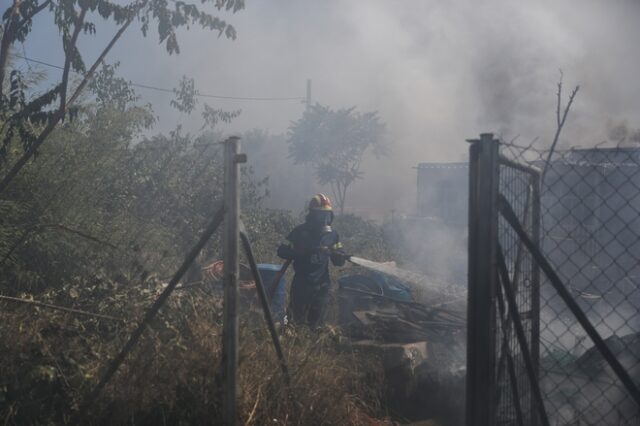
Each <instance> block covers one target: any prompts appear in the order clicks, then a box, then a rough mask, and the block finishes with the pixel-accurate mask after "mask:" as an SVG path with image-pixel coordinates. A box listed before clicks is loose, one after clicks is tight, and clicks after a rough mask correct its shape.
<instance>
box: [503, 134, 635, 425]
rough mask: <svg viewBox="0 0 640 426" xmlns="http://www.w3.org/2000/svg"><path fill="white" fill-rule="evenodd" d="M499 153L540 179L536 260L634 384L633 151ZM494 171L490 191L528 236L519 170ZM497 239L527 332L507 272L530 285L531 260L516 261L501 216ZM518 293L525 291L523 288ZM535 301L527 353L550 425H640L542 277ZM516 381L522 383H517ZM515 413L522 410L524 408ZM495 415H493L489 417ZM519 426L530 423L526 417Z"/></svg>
mask: <svg viewBox="0 0 640 426" xmlns="http://www.w3.org/2000/svg"><path fill="white" fill-rule="evenodd" d="M500 151H501V154H502V155H503V156H504V157H506V159H509V160H512V161H513V162H514V163H518V164H521V165H529V166H532V167H535V168H537V169H539V170H540V171H541V176H540V178H541V196H540V201H539V202H540V215H541V220H540V234H539V235H540V244H539V247H540V249H541V254H542V255H543V256H544V257H545V258H546V259H547V261H548V262H549V263H550V265H551V266H552V268H553V270H554V271H555V273H556V274H557V275H558V277H559V278H560V280H561V281H562V283H563V284H564V286H565V288H566V289H568V290H569V292H570V294H571V298H572V299H573V300H574V301H575V302H576V303H577V306H578V307H579V308H580V310H581V311H583V312H584V313H585V315H586V318H587V319H588V320H589V322H590V323H591V324H592V325H593V326H594V328H595V331H597V333H598V334H599V336H601V338H602V339H603V340H604V343H605V344H606V347H608V348H609V350H610V353H612V354H613V355H614V357H615V358H616V359H617V360H618V362H619V363H620V364H621V366H622V367H623V369H624V371H626V373H627V374H628V376H630V378H631V381H632V382H634V383H635V385H636V387H637V386H640V288H639V287H640V148H619V147H618V148H603V147H596V148H591V149H583V148H580V149H577V148H576V149H570V150H565V151H556V152H555V153H553V155H552V156H551V157H550V158H549V153H548V152H547V151H540V150H536V149H534V148H533V147H522V146H517V145H514V144H508V143H503V144H501V148H500ZM504 157H503V158H504ZM500 167H501V168H500V183H499V193H500V194H503V195H504V196H505V198H506V199H507V200H508V201H509V203H510V204H511V206H512V207H513V209H514V211H515V213H516V214H517V216H518V219H519V220H520V223H521V224H522V225H523V227H524V228H525V229H529V230H531V219H530V218H529V219H527V215H526V208H523V206H526V203H528V202H529V200H530V199H531V197H530V194H531V189H530V188H531V186H530V185H527V182H524V181H523V180H522V178H521V177H520V176H519V175H518V172H516V171H513V170H510V168H509V167H508V166H504V165H501V166H500ZM498 234H499V241H500V245H502V246H503V250H504V258H505V260H506V262H507V265H510V273H511V277H512V278H511V281H512V284H513V288H514V290H515V291H516V298H517V305H518V308H519V309H520V315H521V317H522V318H523V324H525V330H526V331H527V333H529V332H530V331H531V330H530V329H529V327H528V326H527V324H529V323H533V324H535V321H533V322H531V321H530V320H529V318H531V316H528V315H527V310H526V309H527V306H529V305H527V302H526V301H525V299H524V298H527V297H530V294H529V293H528V292H526V291H518V283H517V280H518V278H517V277H518V275H519V273H518V272H517V271H514V270H513V269H514V268H517V267H518V266H517V265H521V268H523V271H522V272H523V273H521V275H522V276H523V277H531V278H533V276H534V275H533V270H532V269H531V267H532V263H531V259H528V258H527V256H525V259H522V260H519V256H521V255H520V253H522V243H521V242H520V240H519V239H518V238H517V237H514V236H513V230H512V228H511V227H510V226H509V225H508V224H506V223H504V220H503V219H502V218H501V219H500V221H499V225H498ZM531 235H535V233H532V234H531ZM524 251H525V252H526V250H524ZM534 269H537V268H534ZM521 285H522V288H523V289H527V282H526V281H523V282H522V283H521ZM539 300H540V307H539V321H540V322H539V327H540V330H539V342H540V350H539V352H538V351H537V350H536V348H535V341H533V342H532V347H531V349H532V354H533V355H534V361H536V364H537V365H536V367H537V368H538V374H539V383H540V388H541V393H542V396H543V399H544V405H545V408H546V412H547V415H548V417H549V422H550V424H551V425H638V424H640V414H639V407H638V405H637V403H636V401H634V399H633V398H632V395H631V394H630V392H629V386H628V385H626V386H625V384H624V383H623V381H622V380H621V378H620V375H619V374H617V373H616V372H615V368H613V366H612V365H611V363H610V362H607V360H606V356H605V354H604V353H603V351H602V350H599V348H597V347H596V346H595V345H594V342H593V340H592V338H591V337H589V336H588V333H587V331H586V330H585V328H584V327H583V326H582V325H581V324H580V323H579V321H578V319H577V317H576V313H575V312H574V311H573V310H572V309H570V307H569V306H568V305H567V303H566V301H565V300H563V299H562V298H561V297H560V295H559V293H558V291H557V290H556V288H555V287H554V286H552V285H551V282H550V280H549V278H548V277H547V276H546V274H542V277H541V283H540V299H539ZM533 312H534V314H535V309H534V310H533ZM534 334H535V333H534ZM538 355H539V364H538V362H537V360H535V357H537V356H538ZM514 362H515V364H516V368H515V370H516V372H517V371H524V370H523V369H522V368H520V369H519V368H518V363H519V361H518V357H517V356H514ZM499 371H500V370H498V374H500V373H499ZM522 382H525V383H526V377H523V380H522V381H521V380H518V383H522ZM498 383H500V382H498ZM521 392H522V391H521ZM510 398H513V396H510ZM520 398H521V399H522V398H523V396H522V393H520ZM507 405H508V404H507ZM512 405H513V404H511V406H512ZM508 406H509V405H508ZM499 407H500V406H499ZM521 407H523V410H526V409H529V408H528V407H530V405H524V404H523V405H521ZM503 411H504V410H502V411H500V408H499V410H498V412H497V415H498V418H500V413H501V412H503ZM511 414H512V415H511V417H509V418H511V419H513V421H514V423H513V424H517V423H515V421H516V416H515V415H513V414H515V413H511ZM524 424H529V423H528V422H527V421H526V419H525V423H524Z"/></svg>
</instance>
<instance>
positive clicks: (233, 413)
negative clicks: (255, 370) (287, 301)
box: [222, 137, 240, 425]
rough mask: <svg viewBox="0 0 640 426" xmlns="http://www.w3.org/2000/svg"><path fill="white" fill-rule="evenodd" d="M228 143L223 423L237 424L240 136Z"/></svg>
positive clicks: (226, 148) (225, 198)
mask: <svg viewBox="0 0 640 426" xmlns="http://www.w3.org/2000/svg"><path fill="white" fill-rule="evenodd" d="M223 144H224V193H223V197H224V209H225V211H224V225H225V226H224V237H223V250H224V251H223V254H224V309H223V320H224V324H223V331H222V335H223V338H222V356H223V378H224V396H223V398H224V399H223V422H224V424H225V425H235V424H236V418H237V410H236V394H237V377H238V375H237V370H238V311H237V309H238V275H239V267H238V239H239V236H240V234H239V210H240V196H239V188H240V185H239V179H238V162H239V161H238V159H239V157H238V145H239V138H238V137H230V138H228V139H227V140H225V141H224V142H223Z"/></svg>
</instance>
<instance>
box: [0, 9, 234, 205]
mask: <svg viewBox="0 0 640 426" xmlns="http://www.w3.org/2000/svg"><path fill="white" fill-rule="evenodd" d="M207 4H208V5H212V6H213V7H214V8H216V9H217V10H218V11H220V10H227V11H232V12H236V11H238V10H240V9H242V8H244V0H202V1H199V2H196V3H188V2H185V1H175V2H168V1H167V0H130V1H128V2H124V3H123V2H121V1H109V0H13V2H12V4H10V5H9V6H8V7H7V9H6V10H5V12H4V14H3V16H2V39H0V122H1V123H2V128H1V129H0V132H1V133H0V141H1V142H0V160H2V159H6V157H7V155H8V152H9V151H10V149H11V145H12V144H22V151H23V152H22V154H21V155H19V156H17V158H16V159H15V161H13V162H12V164H10V166H9V167H8V170H7V171H6V172H5V173H4V174H3V177H2V179H1V180H0V193H2V192H4V190H5V189H6V188H7V186H8V185H9V183H10V182H11V181H12V180H13V179H14V178H15V176H16V175H17V174H18V173H19V172H20V170H22V168H23V167H24V166H25V165H26V164H27V163H28V162H29V160H30V159H31V158H32V157H33V156H34V155H35V154H36V153H37V150H38V149H39V148H40V146H41V145H42V144H43V143H44V141H45V140H47V138H48V137H49V135H50V134H51V133H52V132H53V130H54V129H55V128H56V127H57V126H58V124H59V123H60V122H62V121H64V120H65V119H66V118H73V116H74V115H75V113H76V109H75V103H76V102H77V101H78V98H79V97H80V95H81V94H82V93H83V91H84V89H85V88H86V86H87V85H88V84H89V83H90V82H91V80H92V79H93V77H94V75H95V73H96V71H97V70H98V68H99V66H100V65H101V64H103V62H104V59H105V57H106V56H107V54H108V53H109V52H110V51H111V49H112V48H113V46H114V45H115V44H117V42H118V40H119V39H120V37H121V36H122V34H123V33H124V32H125V31H126V30H127V28H128V27H129V26H130V25H131V24H132V23H133V22H137V23H138V24H139V26H140V29H141V31H142V34H143V35H144V36H146V35H147V33H148V31H149V29H150V27H151V26H154V27H156V28H157V32H158V36H159V39H160V42H161V43H163V44H164V45H165V47H166V49H167V52H168V53H169V54H173V53H176V54H177V53H179V52H180V46H179V44H178V37H177V32H178V30H179V29H181V28H186V29H188V28H190V27H191V26H200V27H202V28H204V29H209V30H213V31H217V32H218V34H219V35H223V34H224V35H225V36H226V37H228V38H231V39H235V36H236V32H235V29H234V28H233V27H232V26H231V25H229V24H227V23H226V22H225V21H224V20H222V19H220V18H219V17H217V16H214V15H212V14H211V13H209V12H208V11H207V9H206V8H207ZM36 16H48V17H50V18H51V20H52V21H53V23H54V25H55V26H56V27H57V29H58V33H59V34H60V37H61V38H62V40H61V41H62V46H63V47H64V66H63V71H62V73H61V77H60V80H59V81H58V82H56V83H55V84H53V85H52V87H50V88H49V89H48V90H46V91H45V92H44V93H37V91H38V90H40V88H39V87H36V86H33V85H29V84H28V80H27V79H25V78H24V77H23V76H22V74H21V72H20V70H18V69H16V68H13V69H9V68H10V65H11V61H9V56H10V52H11V49H12V48H13V46H14V45H15V43H22V42H25V41H26V40H27V39H28V38H29V35H30V34H31V29H32V25H33V19H34V18H35V17H36ZM112 25H115V26H116V27H117V30H116V31H115V33H114V34H113V36H112V37H111V39H110V40H109V42H108V43H107V44H106V45H105V46H104V47H103V48H102V50H101V51H99V54H98V56H97V59H96V60H95V61H94V62H93V63H92V64H91V66H87V65H86V64H85V62H84V58H85V56H86V55H85V54H84V53H86V52H81V50H80V44H79V42H78V41H79V39H80V38H81V36H82V37H87V36H92V35H95V34H96V31H97V29H98V26H100V27H101V29H104V30H105V31H106V30H107V29H108V28H110V27H111V26H112ZM45 42H51V43H52V47H53V46H54V45H57V43H59V42H60V40H56V38H55V37H51V38H50V39H48V40H46V41H45ZM85 45H87V46H91V47H90V49H91V50H93V49H94V48H95V47H94V46H95V44H93V43H92V44H85ZM72 72H75V73H77V74H78V75H79V76H80V77H79V79H78V83H77V84H72V83H73V82H74V79H71V78H70V75H71V73H72ZM7 76H9V77H8V83H7V81H6V80H7ZM5 88H7V89H8V90H4V89H5Z"/></svg>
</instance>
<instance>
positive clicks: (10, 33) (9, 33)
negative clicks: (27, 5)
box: [0, 0, 51, 106]
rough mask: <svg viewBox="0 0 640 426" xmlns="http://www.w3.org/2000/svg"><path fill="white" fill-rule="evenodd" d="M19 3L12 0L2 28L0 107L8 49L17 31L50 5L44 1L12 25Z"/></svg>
mask: <svg viewBox="0 0 640 426" xmlns="http://www.w3.org/2000/svg"><path fill="white" fill-rule="evenodd" d="M20 3H21V1H20V0H14V2H13V10H12V11H11V15H10V16H9V18H8V19H7V25H6V26H5V27H4V32H3V34H2V41H1V42H0V106H2V103H3V100H2V95H3V87H2V86H3V83H4V76H5V73H6V68H7V59H8V58H9V48H10V47H11V45H12V44H13V42H14V41H15V40H16V35H17V34H18V31H20V29H21V28H22V27H23V26H24V25H25V24H26V23H27V22H29V21H30V20H32V19H33V17H34V16H36V15H37V14H38V13H40V12H42V11H43V10H44V9H45V8H46V7H47V6H49V4H51V0H46V1H45V2H43V3H42V4H41V5H39V6H38V7H36V8H35V9H33V10H32V11H31V13H30V14H28V15H27V16H24V17H23V18H22V20H21V21H19V22H17V23H15V24H13V23H14V22H16V21H15V20H14V17H15V16H16V14H17V11H18V7H19V6H20ZM12 24H13V25H12Z"/></svg>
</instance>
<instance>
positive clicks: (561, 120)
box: [540, 70, 580, 182]
mask: <svg viewBox="0 0 640 426" xmlns="http://www.w3.org/2000/svg"><path fill="white" fill-rule="evenodd" d="M562 77H563V74H562V70H561V71H560V81H559V82H558V104H557V106H556V118H557V123H558V125H557V127H556V133H555V135H554V137H553V142H552V143H551V148H550V149H549V154H548V155H547V160H546V161H545V164H544V167H543V169H542V175H541V178H540V179H541V181H542V182H544V176H545V173H546V172H547V169H548V167H549V164H550V163H551V157H552V156H553V153H554V152H555V149H556V145H557V144H558V140H559V139H560V133H561V132H562V128H563V127H564V123H565V122H566V121H567V115H569V110H570V109H571V105H572V104H573V100H574V99H575V97H576V95H577V94H578V90H580V86H576V87H575V88H574V89H573V91H572V92H571V95H570V96H569V101H568V102H567V105H566V106H565V108H564V113H563V114H562V117H561V116H560V109H561V101H562Z"/></svg>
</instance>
